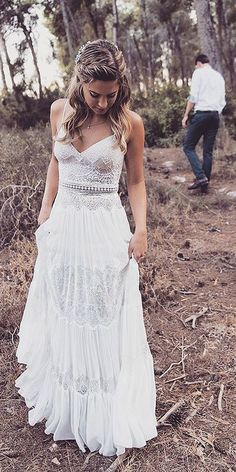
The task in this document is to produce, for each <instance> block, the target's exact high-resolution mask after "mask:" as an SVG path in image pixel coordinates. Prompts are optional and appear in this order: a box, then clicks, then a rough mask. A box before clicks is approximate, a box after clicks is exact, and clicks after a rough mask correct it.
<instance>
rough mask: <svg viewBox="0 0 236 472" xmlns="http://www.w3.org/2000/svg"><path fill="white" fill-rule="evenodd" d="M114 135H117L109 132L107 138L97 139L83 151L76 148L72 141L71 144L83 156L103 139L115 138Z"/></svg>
mask: <svg viewBox="0 0 236 472" xmlns="http://www.w3.org/2000/svg"><path fill="white" fill-rule="evenodd" d="M114 136H115V135H114V133H113V134H109V136H106V137H105V138H102V139H99V141H96V143H93V144H91V146H89V147H87V148H86V149H84V150H83V151H79V150H78V149H76V147H75V146H74V145H73V144H72V143H70V144H69V146H71V147H72V148H73V149H74V150H75V151H76V152H77V153H78V154H79V155H80V156H81V155H82V154H84V153H85V152H87V151H89V149H91V148H92V147H94V146H96V145H97V144H99V143H102V142H103V141H105V140H106V139H108V138H113V137H114Z"/></svg>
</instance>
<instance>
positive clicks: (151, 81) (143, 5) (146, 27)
mask: <svg viewBox="0 0 236 472" xmlns="http://www.w3.org/2000/svg"><path fill="white" fill-rule="evenodd" d="M141 13H142V19H143V30H144V34H145V39H146V41H145V50H146V56H147V61H148V75H149V86H150V87H151V88H153V84H154V71H153V60H152V43H151V39H150V34H149V24H148V15H147V8H146V1H145V0H141Z"/></svg>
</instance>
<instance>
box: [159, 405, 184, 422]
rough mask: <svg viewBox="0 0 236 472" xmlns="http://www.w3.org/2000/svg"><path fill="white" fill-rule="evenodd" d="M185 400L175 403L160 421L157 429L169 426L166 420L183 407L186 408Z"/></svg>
mask: <svg viewBox="0 0 236 472" xmlns="http://www.w3.org/2000/svg"><path fill="white" fill-rule="evenodd" d="M184 404H185V400H184V399H181V400H179V401H178V402H177V403H175V404H174V405H173V406H172V407H171V408H170V409H169V410H168V411H167V412H166V413H165V414H164V415H163V416H162V417H161V418H160V419H159V420H158V421H157V424H156V426H157V428H159V427H160V426H169V423H166V420H168V418H169V417H170V416H171V415H172V414H173V413H175V412H176V411H177V410H178V409H179V408H180V407H181V406H184Z"/></svg>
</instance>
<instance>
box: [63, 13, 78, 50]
mask: <svg viewBox="0 0 236 472" xmlns="http://www.w3.org/2000/svg"><path fill="white" fill-rule="evenodd" d="M66 9H67V13H68V16H69V18H70V22H71V25H72V27H73V33H74V37H75V40H76V42H77V41H79V40H80V37H81V35H80V31H79V29H78V24H77V23H78V22H77V23H76V21H75V19H74V16H73V14H72V11H71V9H70V7H69V5H66ZM77 47H78V44H77Z"/></svg>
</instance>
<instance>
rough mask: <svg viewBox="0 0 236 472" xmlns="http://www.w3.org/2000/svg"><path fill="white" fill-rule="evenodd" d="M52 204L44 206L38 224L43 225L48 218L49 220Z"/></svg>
mask: <svg viewBox="0 0 236 472" xmlns="http://www.w3.org/2000/svg"><path fill="white" fill-rule="evenodd" d="M51 209H52V207H51V206H45V205H44V206H42V207H41V210H40V212H39V216H38V224H39V226H40V225H42V224H43V223H44V222H45V221H46V220H48V218H49V216H50V213H51Z"/></svg>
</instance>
